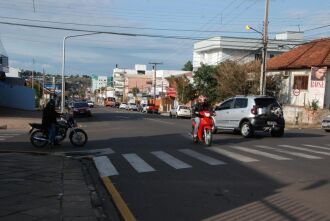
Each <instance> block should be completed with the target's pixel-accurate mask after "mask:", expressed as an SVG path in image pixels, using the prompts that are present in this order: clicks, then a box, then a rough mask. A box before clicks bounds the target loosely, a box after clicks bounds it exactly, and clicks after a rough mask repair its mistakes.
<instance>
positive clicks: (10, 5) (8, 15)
mask: <svg viewBox="0 0 330 221" xmlns="http://www.w3.org/2000/svg"><path fill="white" fill-rule="evenodd" d="M34 2H35V4H34V6H35V10H34V7H33V0H29V1H26V0H11V1H5V2H2V3H1V7H0V15H1V16H0V21H2V22H11V23H23V24H33V25H45V26H54V27H62V28H79V29H85V30H86V29H87V30H93V31H112V32H125V33H138V34H148V35H166V36H184V37H189V38H208V37H213V36H240V37H259V36H258V34H256V33H253V32H247V31H246V30H245V29H244V27H245V25H246V24H249V25H251V26H253V27H254V28H256V29H259V30H261V29H262V22H263V18H264V7H265V6H264V4H265V0H221V1H220V0H208V1H197V0H190V1H188V0H181V1H177V0H166V1H165V0H130V1H128V0H81V1H76V0H57V1H53V0H34ZM329 9H330V1H329V0H315V1H308V0H300V1H299V0H270V5H269V32H270V38H273V37H274V34H275V33H276V32H283V31H287V30H289V31H298V30H301V31H304V30H308V29H311V28H314V27H319V26H322V25H329V24H330V10H329ZM22 19H29V20H22ZM31 20H39V21H31ZM41 21H51V22H59V23H49V22H41ZM63 23H76V24H63ZM78 23H79V24H84V25H78ZM86 24H87V26H86ZM95 25H98V26H95ZM101 25H102V26H101ZM108 26H121V27H126V28H118V27H108ZM127 27H131V28H127ZM132 27H135V28H138V29H134V28H132ZM0 28H1V29H0V30H1V31H0V37H1V40H2V42H3V45H4V47H5V49H6V51H7V54H8V56H9V62H10V66H13V67H16V68H20V69H33V68H35V70H37V71H42V69H43V68H44V69H45V70H46V72H48V73H52V74H58V73H61V59H62V39H63V37H64V36H66V35H75V34H82V33H81V32H74V31H60V30H48V29H37V28H30V27H20V26H10V25H5V24H0ZM149 28H150V29H149ZM153 29H166V30H153ZM191 30H193V31H191ZM305 36H306V39H308V40H312V39H315V38H320V37H328V36H330V27H327V28H323V29H317V30H314V31H307V32H306V33H305ZM193 43H194V41H193V40H180V39H163V38H149V37H128V36H116V35H106V34H102V35H94V36H85V37H79V38H72V39H69V40H68V41H67V57H66V62H67V66H66V73H67V74H100V75H101V74H102V75H108V74H110V73H111V72H112V69H113V68H114V67H115V65H116V64H118V65H119V67H123V68H133V67H134V64H137V63H139V64H147V63H149V62H151V61H159V62H163V65H162V66H160V68H161V69H181V68H182V67H183V65H184V63H185V62H186V61H187V60H191V59H192V51H193ZM33 59H34V60H35V64H34V65H33V62H32V61H33Z"/></svg>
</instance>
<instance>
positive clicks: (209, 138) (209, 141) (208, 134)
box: [204, 128, 212, 146]
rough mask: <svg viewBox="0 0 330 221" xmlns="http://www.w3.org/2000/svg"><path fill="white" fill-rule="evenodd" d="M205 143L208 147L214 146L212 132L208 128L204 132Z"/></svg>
mask: <svg viewBox="0 0 330 221" xmlns="http://www.w3.org/2000/svg"><path fill="white" fill-rule="evenodd" d="M204 142H205V144H206V145H207V146H211V144H212V131H211V130H210V129H208V128H206V129H205V130H204Z"/></svg>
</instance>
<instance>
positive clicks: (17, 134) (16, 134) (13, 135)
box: [0, 133, 21, 136]
mask: <svg viewBox="0 0 330 221" xmlns="http://www.w3.org/2000/svg"><path fill="white" fill-rule="evenodd" d="M18 135H21V134H1V133H0V136H18Z"/></svg>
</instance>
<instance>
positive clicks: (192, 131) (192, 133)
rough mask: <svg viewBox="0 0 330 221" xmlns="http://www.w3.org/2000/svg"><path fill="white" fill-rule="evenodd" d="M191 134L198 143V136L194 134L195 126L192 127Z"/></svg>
mask: <svg viewBox="0 0 330 221" xmlns="http://www.w3.org/2000/svg"><path fill="white" fill-rule="evenodd" d="M191 136H192V139H193V142H194V143H198V138H197V137H195V136H194V127H192V130H191Z"/></svg>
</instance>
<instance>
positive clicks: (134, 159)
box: [123, 153, 155, 173]
mask: <svg viewBox="0 0 330 221" xmlns="http://www.w3.org/2000/svg"><path fill="white" fill-rule="evenodd" d="M123 157H124V158H125V159H126V160H127V161H128V162H129V163H130V164H131V166H132V167H133V168H134V169H135V170H136V171H137V172H138V173H146V172H153V171H155V169H154V168H152V167H151V166H150V165H149V164H148V163H146V162H145V161H144V160H143V159H142V158H140V157H139V156H138V155H137V154H135V153H128V154H123Z"/></svg>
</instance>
